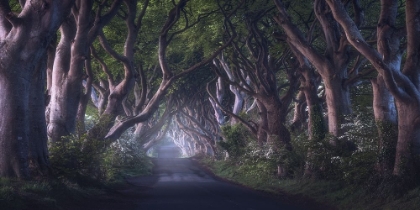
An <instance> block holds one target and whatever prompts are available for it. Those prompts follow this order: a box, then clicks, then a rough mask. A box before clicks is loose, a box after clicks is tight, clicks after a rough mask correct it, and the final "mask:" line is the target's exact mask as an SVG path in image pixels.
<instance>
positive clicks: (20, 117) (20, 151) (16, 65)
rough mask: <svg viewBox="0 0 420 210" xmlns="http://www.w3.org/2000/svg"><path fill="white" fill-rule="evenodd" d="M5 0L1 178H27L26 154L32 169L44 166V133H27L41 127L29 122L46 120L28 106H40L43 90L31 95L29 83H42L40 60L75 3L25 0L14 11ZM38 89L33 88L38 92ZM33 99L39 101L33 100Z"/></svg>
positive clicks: (0, 49) (0, 50)
mask: <svg viewBox="0 0 420 210" xmlns="http://www.w3.org/2000/svg"><path fill="white" fill-rule="evenodd" d="M6 2H7V1H2V2H1V3H0V20H1V21H0V40H1V43H2V44H1V45H0V58H1V62H0V110H1V111H2V116H1V118H0V176H2V177H18V178H22V179H25V178H29V177H30V174H29V158H31V159H32V160H34V161H35V160H37V163H36V164H35V162H33V163H34V165H35V167H39V168H42V167H43V166H45V164H44V163H43V161H44V160H45V159H44V158H45V154H43V153H44V151H43V150H45V146H44V145H43V144H44V143H43V140H44V139H42V134H40V136H37V137H36V139H34V138H32V136H30V135H31V133H32V132H33V131H35V130H38V131H41V132H42V131H43V130H44V128H42V127H32V126H35V125H32V124H31V123H39V122H42V118H44V116H41V117H40V116H39V115H37V114H33V115H31V111H32V110H31V109H32V108H33V109H34V111H39V110H38V109H39V108H40V109H42V108H41V107H40V104H38V103H44V100H43V93H42V94H40V95H38V96H36V95H35V96H30V93H31V91H30V89H31V85H32V87H39V84H42V83H43V82H44V81H45V78H44V79H42V76H41V75H42V71H44V70H45V64H42V63H43V62H42V59H45V56H46V50H47V48H48V46H49V44H50V42H51V40H52V39H53V37H54V35H55V33H56V30H57V29H58V27H59V25H60V24H61V22H62V21H63V19H64V17H65V16H66V15H67V14H68V12H69V8H70V7H71V5H72V3H73V1H69V0H63V1H51V2H49V4H47V3H46V2H45V1H37V0H33V1H27V2H26V3H25V5H24V6H23V8H22V10H21V13H20V14H18V15H16V14H14V13H13V12H12V11H11V9H10V6H9V3H6ZM44 62H45V61H44ZM41 68H44V69H43V70H42V71H41ZM37 70H38V72H37ZM33 76H36V77H37V79H39V80H36V79H33V78H32V77H33ZM32 81H33V82H32ZM40 90H41V89H36V90H33V91H34V92H36V94H39V93H40V92H41V91H40ZM31 97H37V100H39V99H41V100H40V101H41V102H39V101H37V102H35V101H33V103H32V102H30V99H31ZM30 105H35V107H31V108H30V107H29V106H30ZM42 115H43V114H42ZM32 128H33V130H32ZM44 131H45V130H44ZM38 137H39V138H38ZM38 149H39V150H38ZM30 152H32V153H31V154H30ZM29 155H31V156H30V157H29ZM37 155H39V156H38V157H37ZM38 161H39V162H38Z"/></svg>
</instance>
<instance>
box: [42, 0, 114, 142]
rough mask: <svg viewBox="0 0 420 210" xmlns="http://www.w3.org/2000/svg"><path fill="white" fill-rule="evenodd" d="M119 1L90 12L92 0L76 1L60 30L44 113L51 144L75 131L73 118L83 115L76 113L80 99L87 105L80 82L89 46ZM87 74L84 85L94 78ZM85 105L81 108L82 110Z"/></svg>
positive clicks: (98, 6)
mask: <svg viewBox="0 0 420 210" xmlns="http://www.w3.org/2000/svg"><path fill="white" fill-rule="evenodd" d="M121 2H122V0H114V1H112V5H111V7H110V8H109V9H108V8H107V7H106V5H105V4H100V5H97V9H96V11H95V12H93V10H94V0H77V1H76V3H75V4H74V6H73V7H72V13H71V15H70V16H69V17H68V18H67V20H66V21H65V22H64V23H63V24H62V26H61V28H60V32H61V33H60V42H59V44H58V46H57V49H56V55H55V59H54V67H53V71H52V74H51V77H52V79H51V87H49V88H51V89H50V90H49V91H50V94H51V96H50V98H51V100H50V104H49V106H48V112H47V118H48V119H49V121H48V135H49V137H50V139H51V141H53V142H56V141H60V140H61V137H63V136H66V135H70V134H71V133H74V132H75V131H76V126H77V125H76V117H77V116H80V115H82V114H81V113H79V114H77V112H78V109H79V103H80V102H81V100H82V101H83V102H84V103H85V104H86V103H87V100H83V98H86V96H85V97H84V96H83V95H84V93H83V92H82V81H83V79H84V76H85V75H84V74H83V70H84V68H83V67H84V65H85V61H89V59H88V58H89V57H90V51H89V49H90V46H91V45H92V43H93V42H94V40H95V39H96V37H97V35H98V34H99V32H100V31H101V30H102V28H103V27H104V26H105V25H106V24H107V23H109V22H110V21H111V19H112V18H113V17H114V15H115V14H116V13H117V11H118V9H119V7H120V4H121ZM105 10H106V12H104V11H105ZM103 13H104V14H103ZM88 65H89V64H88ZM86 69H87V70H88V71H89V70H90V67H89V66H86ZM86 75H87V76H88V79H89V82H88V84H87V85H89V86H90V84H91V80H92V79H93V78H92V76H93V75H92V74H91V73H90V72H88V73H87V74H86ZM89 76H90V78H89ZM87 89H90V87H87ZM85 104H83V105H81V108H82V109H83V106H86V105H85ZM83 114H84V113H83Z"/></svg>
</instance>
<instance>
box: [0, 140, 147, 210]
mask: <svg viewBox="0 0 420 210" xmlns="http://www.w3.org/2000/svg"><path fill="white" fill-rule="evenodd" d="M49 152H50V165H51V174H49V176H48V177H37V178H35V179H33V180H29V181H28V180H17V179H8V178H0V209H1V210H2V209H13V210H19V209H22V210H25V209H43V210H44V209H45V210H48V209H62V207H63V206H66V205H67V204H68V203H69V202H72V201H73V202H77V201H78V200H80V199H86V198H88V197H91V196H97V195H101V194H104V193H105V192H106V191H108V190H112V189H114V188H115V187H119V186H122V185H124V184H125V178H126V177H130V176H138V175H144V174H150V173H151V170H152V167H153V164H152V162H151V160H150V158H148V157H147V156H146V153H145V152H144V151H143V149H142V148H141V145H138V144H137V141H135V139H134V138H132V136H131V134H129V133H128V134H125V135H124V136H123V137H122V138H120V139H119V140H118V141H116V142H115V143H113V144H111V145H110V146H107V147H105V146H104V144H103V142H101V141H99V140H92V139H86V136H85V135H81V136H76V135H75V136H68V137H65V138H63V141H61V142H59V143H55V144H51V145H50V146H49ZM70 204H71V203H70Z"/></svg>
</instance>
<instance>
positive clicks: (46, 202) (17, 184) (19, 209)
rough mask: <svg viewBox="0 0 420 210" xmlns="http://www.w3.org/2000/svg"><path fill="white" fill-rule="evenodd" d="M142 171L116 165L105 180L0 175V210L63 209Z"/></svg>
mask: <svg viewBox="0 0 420 210" xmlns="http://www.w3.org/2000/svg"><path fill="white" fill-rule="evenodd" d="M146 171H147V170H146ZM142 174H145V170H144V169H129V168H120V172H119V173H118V175H116V176H115V177H114V178H113V179H112V180H107V181H103V180H95V179H93V178H90V177H86V176H79V177H76V178H75V177H73V176H72V177H65V176H60V177H54V178H48V179H45V180H30V181H28V180H17V179H10V178H0V209H13V210H27V209H31V210H32V209H43V210H56V209H63V207H65V206H67V205H69V204H72V203H76V202H79V201H82V200H86V199H88V198H91V197H97V196H101V195H104V194H105V193H107V192H108V191H109V190H113V189H117V188H119V187H121V186H123V185H124V184H125V178H126V177H130V176H138V175H142Z"/></svg>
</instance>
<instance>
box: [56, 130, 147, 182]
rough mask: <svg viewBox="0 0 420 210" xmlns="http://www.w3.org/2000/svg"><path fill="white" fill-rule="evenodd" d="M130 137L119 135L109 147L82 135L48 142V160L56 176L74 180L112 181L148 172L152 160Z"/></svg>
mask: <svg viewBox="0 0 420 210" xmlns="http://www.w3.org/2000/svg"><path fill="white" fill-rule="evenodd" d="M132 139H134V138H132V136H129V135H127V134H125V135H123V136H122V138H120V139H119V140H118V141H117V142H115V143H113V144H112V145H111V146H110V147H105V146H104V145H105V142H104V141H103V140H96V139H87V138H86V135H74V136H67V137H65V138H63V140H62V141H61V142H57V143H54V144H51V145H50V161H51V165H52V167H53V169H54V172H55V173H56V175H57V176H59V177H62V178H65V179H70V180H73V181H78V179H80V178H83V177H85V178H90V179H91V178H93V179H95V180H98V181H115V180H116V179H118V178H121V177H124V176H130V175H140V174H148V173H150V172H151V168H152V163H151V161H150V159H149V158H148V157H147V156H146V153H145V151H143V149H142V148H141V145H139V144H134V143H133V140H132Z"/></svg>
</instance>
